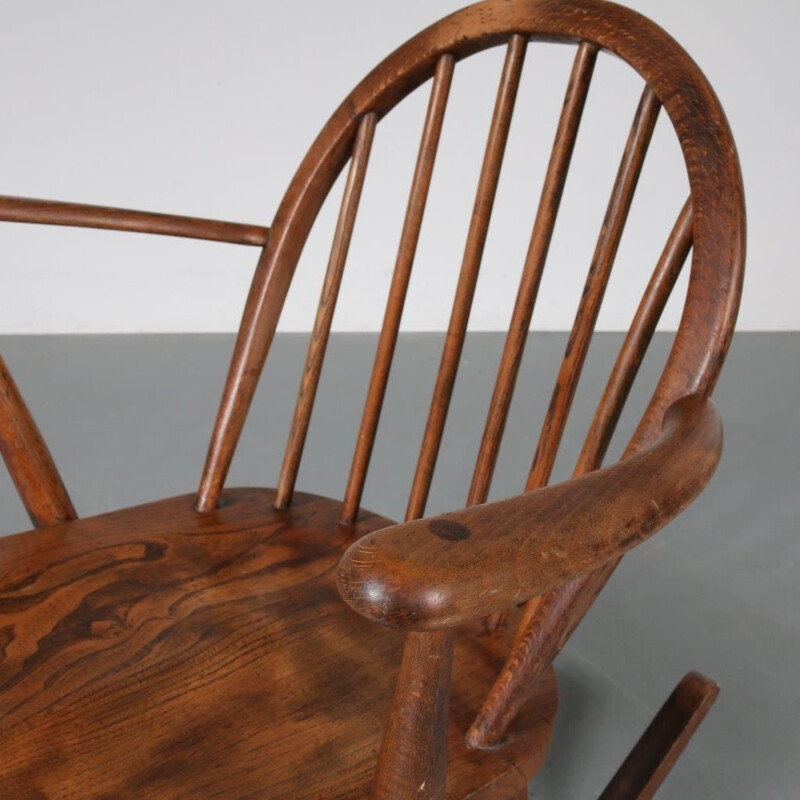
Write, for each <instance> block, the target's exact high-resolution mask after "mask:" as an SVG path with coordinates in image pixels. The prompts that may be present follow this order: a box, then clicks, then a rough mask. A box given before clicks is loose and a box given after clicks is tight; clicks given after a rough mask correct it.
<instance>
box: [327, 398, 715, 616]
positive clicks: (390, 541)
mask: <svg viewBox="0 0 800 800" xmlns="http://www.w3.org/2000/svg"><path fill="white" fill-rule="evenodd" d="M721 451H722V425H721V422H720V419H719V415H718V414H717V411H716V409H715V408H714V405H713V403H712V402H711V401H710V400H709V399H707V398H703V397H699V396H687V397H684V398H682V399H680V400H678V401H677V402H675V403H674V404H673V405H671V406H670V408H669V409H668V410H667V412H666V414H665V415H664V423H663V429H662V433H661V436H660V438H659V439H658V440H657V441H656V442H654V443H653V444H652V445H651V446H650V447H649V448H647V449H646V450H644V451H642V452H640V453H638V454H636V455H634V456H632V457H630V458H628V459H626V460H624V461H621V462H620V463H618V464H615V465H613V466H611V467H607V468H605V469H601V470H598V471H596V472H593V473H590V474H588V475H585V476H582V477H580V478H576V479H574V480H571V481H566V482H564V483H560V484H557V485H555V486H551V487H547V488H543V489H538V490H535V491H532V492H527V493H525V494H522V495H519V496H517V497H512V498H510V499H507V500H500V501H497V502H492V503H486V504H484V505H478V506H472V507H469V508H466V509H463V510H461V511H456V512H453V513H450V514H443V515H441V516H436V517H431V518H427V519H421V520H415V521H413V522H408V523H405V524H402V525H395V526H392V527H389V528H384V529H382V530H380V531H376V532H375V533H372V534H369V535H368V536H365V537H364V538H362V539H360V540H358V541H357V542H355V543H354V544H353V545H352V546H351V547H350V548H349V549H348V551H347V552H346V553H345V554H344V556H343V557H342V560H341V562H340V564H339V570H338V586H339V591H340V593H341V595H342V597H343V598H344V599H345V600H346V601H347V603H348V604H349V605H350V606H352V608H354V609H355V610H356V611H357V612H359V613H360V614H362V615H364V616H366V617H368V618H370V619H372V620H374V621H376V622H380V623H382V624H385V625H390V626H393V627H399V628H406V629H409V630H435V629H442V628H452V627H455V626H457V625H460V624H462V623H464V622H467V621H469V620H471V619H476V618H479V617H482V616H485V615H488V614H491V613H494V612H496V611H500V610H502V609H505V608H508V607H509V606H511V605H514V604H517V603H522V602H523V601H525V600H528V599H529V598H531V597H536V596H538V595H541V594H543V593H544V592H546V591H548V590H550V589H553V588H556V587H558V586H561V585H564V584H566V583H569V582H571V581H573V580H575V579H576V578H578V577H580V576H581V575H584V574H586V573H589V572H593V571H594V570H596V569H598V568H600V567H602V566H603V565H604V564H606V563H608V562H610V561H612V560H615V559H617V558H619V557H620V556H622V555H623V554H624V553H625V552H627V551H628V550H630V549H632V548H633V547H635V546H636V545H637V544H639V543H640V542H642V541H643V540H645V539H646V538H648V537H649V536H651V535H652V534H654V533H655V532H656V531H658V530H659V529H661V528H662V527H664V525H666V524H667V523H668V522H669V521H670V520H672V519H673V518H674V517H676V516H677V515H678V514H679V513H680V512H681V511H682V510H683V509H684V508H686V506H688V505H689V503H690V502H691V501H692V500H693V499H694V498H695V497H696V496H697V495H698V494H699V493H700V491H701V490H702V489H703V487H704V486H705V485H706V483H708V481H709V479H710V478H711V475H712V474H713V472H714V469H715V468H716V466H717V463H718V461H719V457H720V454H721Z"/></svg>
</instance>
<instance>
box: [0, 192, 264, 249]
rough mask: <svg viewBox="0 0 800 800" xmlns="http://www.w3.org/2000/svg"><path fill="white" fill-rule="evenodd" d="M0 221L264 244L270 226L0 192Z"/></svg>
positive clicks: (257, 245)
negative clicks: (10, 194) (11, 195)
mask: <svg viewBox="0 0 800 800" xmlns="http://www.w3.org/2000/svg"><path fill="white" fill-rule="evenodd" d="M0 220H3V221H5V222H34V223H37V224H39V225H69V226H72V227H78V228H104V229H106V230H112V231H130V232H132V233H157V234H161V235H162V236H180V237H184V238H189V239H208V240H210V241H214V242H229V243H230V244H249V245H253V246H256V247H263V245H264V244H265V242H266V241H267V234H268V233H269V228H264V227H262V226H260V225H244V224H242V223H240V222H221V221H219V220H214V219H199V218H198V217H181V216H178V215H176V214H157V213H155V212H152V211H131V210H129V209H124V208H109V207H108V206H91V205H86V204H85V203H64V202H60V201H57V200H36V199H34V198H31V197H10V196H8V195H0Z"/></svg>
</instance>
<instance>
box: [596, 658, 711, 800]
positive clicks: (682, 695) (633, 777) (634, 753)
mask: <svg viewBox="0 0 800 800" xmlns="http://www.w3.org/2000/svg"><path fill="white" fill-rule="evenodd" d="M718 694H719V686H717V684H716V683H714V682H713V681H712V680H709V679H708V678H706V677H705V676H704V675H701V674H700V673H699V672H690V673H689V674H688V675H687V676H686V677H685V678H684V679H683V680H682V681H681V682H680V683H679V684H678V685H677V686H676V687H675V690H674V691H673V692H672V694H671V695H670V696H669V697H668V698H667V701H666V702H665V703H664V705H663V706H662V707H661V709H660V710H659V712H658V713H657V714H656V716H655V717H654V719H653V721H652V722H651V723H650V725H649V726H648V728H647V730H646V731H645V732H644V733H643V734H642V737H641V739H639V741H638V742H637V743H636V746H635V747H634V748H633V750H631V752H630V754H629V755H628V757H627V758H626V759H625V761H624V763H623V764H622V766H621V767H620V768H619V769H618V770H617V774H616V775H614V777H613V778H612V779H611V782H610V783H609V784H608V786H606V788H605V791H604V792H603V793H602V794H601V795H600V800H650V798H651V797H652V796H653V795H654V794H655V793H656V791H657V789H658V788H659V786H661V784H662V783H663V781H664V778H666V777H667V775H668V774H669V771H670V770H671V769H672V767H673V766H674V764H675V762H676V761H677V760H678V758H679V757H680V755H681V753H682V752H683V750H684V748H685V747H686V745H687V744H688V743H689V740H690V739H691V738H692V736H693V734H694V732H695V731H696V730H697V727H698V726H699V725H700V723H701V722H702V721H703V718H704V717H705V715H706V714H707V713H708V710H709V709H710V708H711V706H712V704H713V703H714V700H716V699H717V695H718Z"/></svg>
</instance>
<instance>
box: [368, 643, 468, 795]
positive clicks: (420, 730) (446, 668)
mask: <svg viewBox="0 0 800 800" xmlns="http://www.w3.org/2000/svg"><path fill="white" fill-rule="evenodd" d="M453 643H454V635H453V633H452V631H435V632H423V633H409V634H407V636H406V644H405V648H404V650H403V661H402V663H401V665H400V672H399V674H398V676H397V687H396V689H395V694H394V699H393V701H392V707H391V709H390V711H389V719H388V721H387V723H386V729H385V730H384V733H383V739H382V741H381V747H380V752H379V753H378V766H377V770H376V772H375V779H374V782H373V785H372V791H371V793H370V798H371V800H409V798H414V800H443V799H444V790H445V778H446V771H447V725H448V716H449V710H450V681H451V675H452V670H453Z"/></svg>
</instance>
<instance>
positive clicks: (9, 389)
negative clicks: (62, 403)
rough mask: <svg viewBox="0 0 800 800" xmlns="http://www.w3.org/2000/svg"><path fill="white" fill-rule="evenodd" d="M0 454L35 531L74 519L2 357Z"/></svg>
mask: <svg viewBox="0 0 800 800" xmlns="http://www.w3.org/2000/svg"><path fill="white" fill-rule="evenodd" d="M0 454H1V455H2V456H3V460H4V461H5V463H6V467H7V468H8V472H9V474H10V475H11V478H12V480H13V481H14V485H15V486H16V487H17V492H18V493H19V496H20V498H21V499H22V502H23V504H24V506H25V510H26V511H27V512H28V516H29V517H30V518H31V522H32V523H33V524H34V525H35V526H36V527H37V528H41V527H44V526H46V525H56V524H58V523H59V522H64V521H65V520H68V519H75V517H77V514H76V513H75V508H74V506H73V505H72V500H70V498H69V494H67V490H66V488H65V487H64V482H63V481H62V480H61V475H60V474H59V472H58V469H57V467H56V465H55V462H54V461H53V457H52V456H51V455H50V451H49V450H48V448H47V444H45V441H44V439H43V438H42V434H41V433H40V431H39V428H38V427H37V425H36V421H35V420H34V419H33V416H31V413H30V411H29V410H28V407H27V406H26V405H25V401H24V400H23V398H22V395H21V394H20V391H19V389H18V387H17V384H16V383H15V382H14V378H13V377H12V375H11V372H10V370H9V369H8V367H7V366H6V362H5V361H4V360H3V358H2V356H0Z"/></svg>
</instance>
